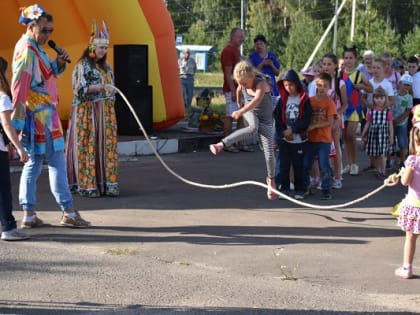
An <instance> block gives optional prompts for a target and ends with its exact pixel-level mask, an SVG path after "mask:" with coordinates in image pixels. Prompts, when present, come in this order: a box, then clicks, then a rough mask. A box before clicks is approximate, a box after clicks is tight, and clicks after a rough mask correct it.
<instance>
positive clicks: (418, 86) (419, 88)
mask: <svg viewBox="0 0 420 315" xmlns="http://www.w3.org/2000/svg"><path fill="white" fill-rule="evenodd" d="M412 77H413V97H414V98H420V72H418V71H417V72H416V73H414V75H413V76H412Z"/></svg>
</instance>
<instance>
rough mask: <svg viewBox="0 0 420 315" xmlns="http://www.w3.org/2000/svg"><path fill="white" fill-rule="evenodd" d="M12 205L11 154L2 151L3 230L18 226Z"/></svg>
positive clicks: (0, 200)
mask: <svg viewBox="0 0 420 315" xmlns="http://www.w3.org/2000/svg"><path fill="white" fill-rule="evenodd" d="M12 207H13V204H12V185H11V183H10V170H9V154H8V153H7V152H4V151H0V223H1V225H2V228H3V231H10V230H13V229H15V228H16V220H15V218H14V217H13V214H12Z"/></svg>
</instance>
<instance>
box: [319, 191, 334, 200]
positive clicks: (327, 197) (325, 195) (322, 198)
mask: <svg viewBox="0 0 420 315" xmlns="http://www.w3.org/2000/svg"><path fill="white" fill-rule="evenodd" d="M331 199H332V195H331V194H330V193H328V192H327V193H322V195H321V200H331Z"/></svg>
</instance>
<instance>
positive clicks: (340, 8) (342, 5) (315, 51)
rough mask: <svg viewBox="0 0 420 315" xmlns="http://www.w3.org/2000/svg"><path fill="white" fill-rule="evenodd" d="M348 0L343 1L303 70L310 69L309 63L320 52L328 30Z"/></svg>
mask: <svg viewBox="0 0 420 315" xmlns="http://www.w3.org/2000/svg"><path fill="white" fill-rule="evenodd" d="M346 1H347V0H343V2H342V3H341V5H340V7H339V8H338V10H337V13H336V14H335V15H334V17H333V18H332V20H331V22H330V24H329V25H328V27H327V29H326V30H325V32H324V34H322V37H321V39H320V40H319V42H318V44H316V47H315V49H314V51H313V52H312V54H311V56H310V57H309V59H308V61H307V62H306V64H305V66H304V67H303V69H302V70H303V71H305V70H306V69H308V67H309V65H310V64H311V63H312V60H313V59H314V57H315V55H316V53H317V52H318V49H319V47H321V45H322V42H323V41H324V39H325V37H327V34H328V32H329V31H330V29H331V27H332V26H333V24H334V21H335V20H336V19H337V17H338V15H339V14H340V12H341V10H342V9H343V7H344V4H345V3H346Z"/></svg>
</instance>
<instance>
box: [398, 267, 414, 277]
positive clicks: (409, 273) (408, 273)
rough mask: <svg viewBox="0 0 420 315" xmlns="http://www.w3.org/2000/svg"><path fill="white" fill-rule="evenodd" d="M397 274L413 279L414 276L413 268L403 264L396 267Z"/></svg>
mask: <svg viewBox="0 0 420 315" xmlns="http://www.w3.org/2000/svg"><path fill="white" fill-rule="evenodd" d="M395 275H396V276H397V277H401V278H404V279H411V278H413V270H412V268H411V267H404V266H401V267H399V268H397V269H395Z"/></svg>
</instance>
